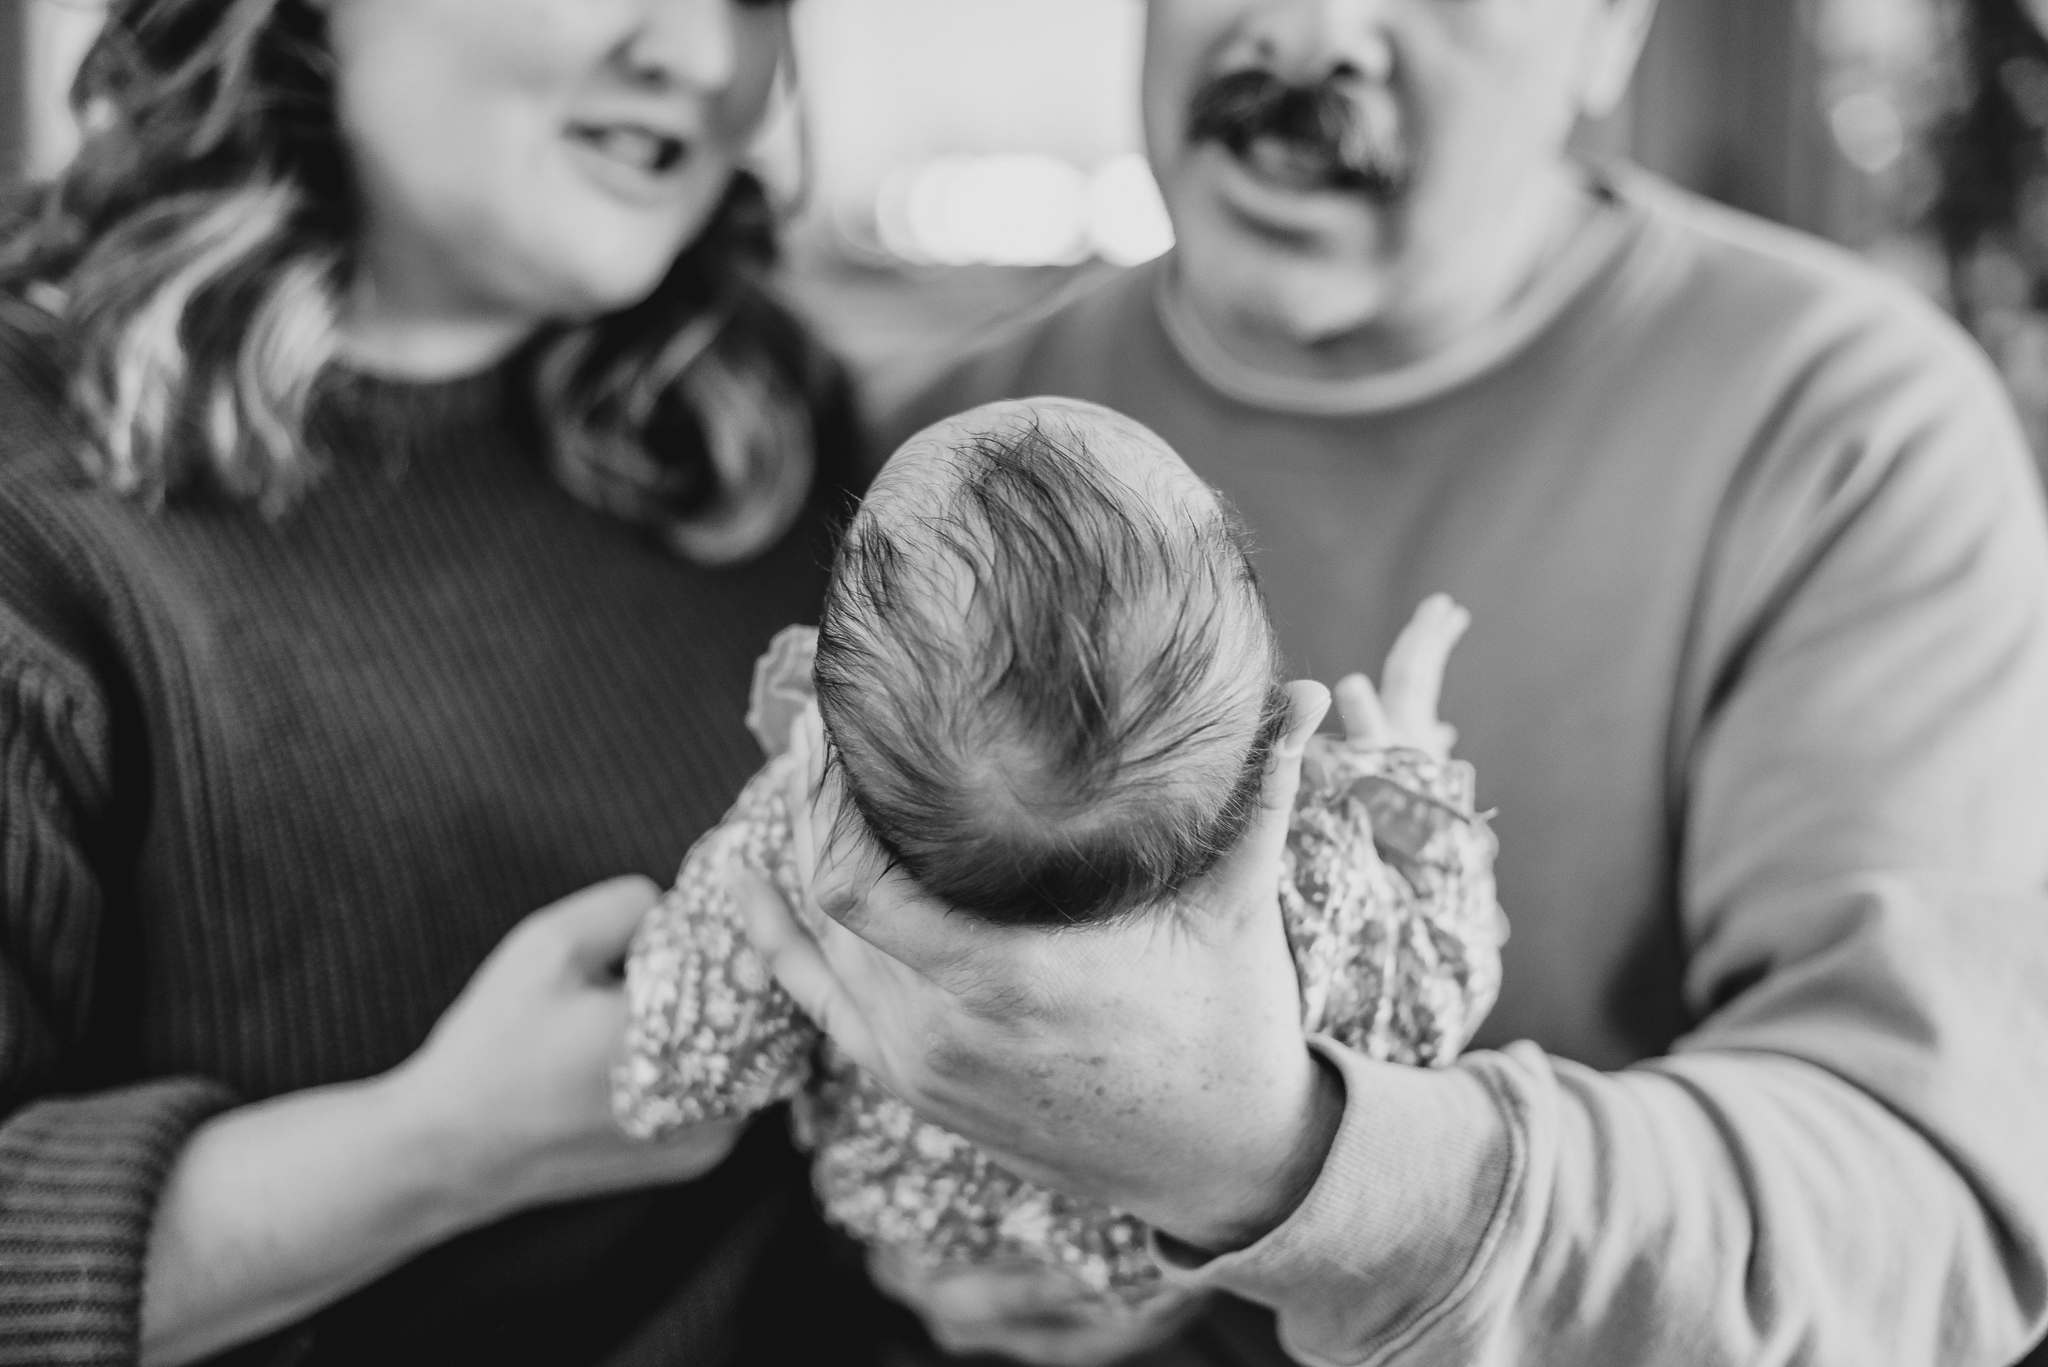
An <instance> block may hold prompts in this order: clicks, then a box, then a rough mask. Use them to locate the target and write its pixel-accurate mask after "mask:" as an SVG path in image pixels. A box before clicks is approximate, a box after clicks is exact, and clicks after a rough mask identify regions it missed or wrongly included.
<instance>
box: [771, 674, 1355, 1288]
mask: <svg viewBox="0 0 2048 1367" xmlns="http://www.w3.org/2000/svg"><path fill="white" fill-rule="evenodd" d="M1290 692H1291V694H1292V699H1293V710H1292V716H1291V718H1290V722H1289V726H1288V730H1287V733H1286V735H1285V737H1284V738H1283V739H1282V741H1281V743H1280V745H1279V746H1278V748H1277V751H1276V754H1275V756H1274V760H1273V763H1272V764H1271V766H1270V767H1269V770H1268V773H1267V776H1266V784H1265V790H1264V794H1263V801H1262V810H1261V812H1260V814H1259V817H1258V819H1257V821H1256V823H1255V825H1254V828H1253V830H1252V831H1251V833H1250V834H1249V836H1248V837H1247V839H1246V840H1245V841H1244V843H1243V845H1242V846H1241V847H1240V849H1239V850H1238V851H1237V852H1236V853H1235V854H1234V855H1232V856H1231V857H1230V858H1229V859H1228V860H1227V861H1225V862H1224V863H1223V864H1222V865H1220V866H1219V867H1218V868H1217V869H1216V870H1215V871H1214V872H1213V873H1212V874H1211V875H1210V876H1208V877H1207V878H1205V879H1204V880H1203V881H1202V883H1201V884H1200V885H1198V886H1197V887H1195V888H1193V889H1191V890H1190V892H1189V895H1188V896H1187V897H1186V898H1185V899H1184V900H1183V902H1182V903H1181V904H1179V905H1176V906H1175V907H1173V908H1171V909H1169V910H1167V911H1165V912H1162V913H1157V914H1151V915H1141V916H1133V917H1128V918H1125V919H1123V920H1120V921H1118V922H1116V923H1114V924H1110V925H1105V926H1089V927H1077V928H1075V929H1073V930H1071V931H1065V932H1061V933H1058V934H1049V933H1047V932H1045V931H1044V930H1037V929H1027V930H1016V929H1007V928H1001V927H994V926H989V925H985V924H982V923H980V922H976V921H974V920H972V919H970V918H968V917H966V916H963V915H960V914H958V913H956V912H953V911H951V910H950V909H948V908H946V907H944V906H940V905H937V904H935V903H933V902H932V901H930V900H929V899H927V898H925V897H924V896H923V895H922V894H921V893H920V892H919V891H918V890H917V889H916V888H915V887H914V886H913V885H912V884H911V883H910V882H909V881H908V880H907V879H906V878H904V877H903V876H902V875H901V874H899V873H895V872H892V871H887V870H886V869H885V868H884V862H883V859H882V856H881V855H880V853H879V851H877V850H876V849H875V847H874V846H873V844H872V842H870V841H868V840H866V839H865V837H864V835H863V834H862V833H860V831H859V826H858V823H857V822H853V821H850V820H849V821H841V820H840V809H841V803H842V800H843V799H842V795H841V792H840V789H839V785H838V783H837V781H836V775H835V774H834V773H832V772H828V768H827V766H826V765H825V763H824V744H823V734H822V728H821V727H820V725H819V723H818V721H817V715H816V712H815V710H813V711H812V712H811V713H809V714H808V715H807V716H806V718H805V719H804V720H803V721H802V722H800V723H799V725H798V728H797V736H796V743H797V748H798V751H799V753H801V754H803V755H804V756H805V763H804V765H803V766H801V768H800V770H799V772H798V773H797V775H796V776H795V778H794V779H793V783H794V784H806V783H807V784H808V785H809V791H801V790H793V791H792V792H791V794H790V798H791V809H792V810H793V811H796V812H798V813H803V812H805V811H806V810H807V809H808V811H809V820H808V821H806V820H803V819H801V818H800V819H799V820H798V821H797V823H796V827H797V832H798V840H797V843H798V858H799V861H800V862H802V863H804V864H805V868H804V872H805V874H806V875H807V876H806V877H805V880H804V882H805V885H806V886H807V887H809V888H811V889H813V890H814V896H815V901H816V905H814V906H813V907H811V908H809V911H810V913H811V914H810V916H809V920H810V923H811V924H812V925H813V926H814V927H815V928H816V929H817V931H818V934H817V936H816V937H815V938H813V936H812V935H810V934H808V933H806V931H805V930H804V929H803V928H802V926H800V925H799V924H798V922H797V920H796V919H795V918H793V917H792V916H791V914H790V912H789V910H788V909H787V908H786V907H785V906H784V905H783V904H782V901H781V899H780V898H779V897H778V896H776V895H775V893H774V892H773V891H772V890H771V889H769V888H767V887H765V886H761V885H757V886H755V887H753V888H752V889H750V890H748V891H747V892H746V893H745V894H743V895H742V897H741V901H742V904H743V906H744V907H745V909H746V911H747V914H748V917H749V930H750V933H751V934H752V935H753V938H754V941H755V943H756V945H758V946H759V947H760V949H761V950H762V951H763V953H764V954H765V955H766V956H767V957H768V959H769V961H770V963H771V964H772V965H773V967H774V969H775V972H776V976H777V977H778V978H780V979H781V981H782V982H783V985H784V986H785V987H787V988H788V989H789V991H790V993H791V995H792V996H794V997H795V998H796V999H797V1001H798V1002H799V1003H800V1004H801V1005H802V1006H803V1007H804V1009H805V1010H806V1011H808V1012H809V1013H810V1014H811V1016H812V1017H813V1019H815V1020H817V1021H818V1022H819V1024H820V1025H822V1026H823V1027H824V1029H825V1030H826V1031H827V1033H829V1034H830V1035H832V1037H833V1038H834V1039H835V1040H836V1041H838V1043H839V1044H840V1046H841V1047H842V1048H844V1049H845V1050H846V1051H847V1053H848V1054H850V1055H851V1056H852V1057H853V1058H854V1060H855V1061H857V1062H858V1063H860V1064H861V1065H862V1066H863V1067H865V1068H867V1069H868V1070H869V1071H870V1072H872V1073H874V1074H875V1075H876V1077H878V1078H879V1079H880V1080H881V1081H882V1082H883V1083H884V1084H885V1085H886V1086H888V1087H889V1088H890V1089H891V1090H892V1091H894V1092H895V1093H896V1094H897V1095H899V1096H901V1097H903V1098H904V1100H906V1101H907V1102H909V1103H910V1105H912V1106H913V1107H915V1108H916V1109H917V1110H918V1111H919V1112H920V1113H922V1114H923V1115H925V1116H927V1117H929V1118H930V1119H932V1120H933V1121H935V1122H937V1123H938V1124H941V1125H944V1126H946V1127H948V1128H950V1129H953V1130H955V1131H957V1132H958V1133H960V1134H962V1135H965V1136H966V1137H967V1138H969V1139H971V1140H973V1141H974V1142H975V1143H977V1144H979V1145H981V1146H982V1147H983V1148H984V1149H986V1150H987V1151H988V1152H989V1153H991V1154H993V1155H994V1156H996V1157H997V1158H998V1159H999V1160H1001V1161H1002V1162H1003V1163H1005V1164H1006V1165H1008V1166H1009V1167H1011V1168H1012V1169H1013V1170H1015V1171H1016V1172H1018V1173H1019V1174H1020V1175H1022V1176H1025V1177H1028V1178H1030V1179H1032V1180H1034V1181H1038V1182H1042V1183H1044V1184H1046V1185H1048V1186H1051V1187H1054V1188H1056V1189H1059V1190H1063V1191H1067V1192H1070V1193H1073V1194H1076V1195H1081V1196H1089V1197H1093V1198H1095V1199H1098V1200H1102V1201H1107V1202H1109V1203H1111V1204H1113V1205H1116V1206H1119V1207H1121V1208H1123V1209H1125V1210H1128V1211H1130V1212H1131V1213H1132V1214H1134V1215H1136V1216H1138V1217H1139V1218H1140V1219H1143V1220H1145V1221H1147V1222H1148V1223H1150V1224H1152V1225H1154V1226H1155V1227H1157V1228H1159V1229H1161V1230H1163V1231H1164V1232H1166V1233H1168V1234H1170V1235H1173V1236H1175V1237H1176V1238H1178V1239H1180V1240H1181V1241H1183V1242H1185V1243H1188V1244H1190V1245H1193V1246H1194V1247H1196V1248H1201V1249H1208V1250H1224V1249H1230V1248H1238V1247H1243V1246H1245V1245H1247V1244H1249V1243H1251V1242H1253V1241H1255V1240H1257V1239H1258V1238H1260V1237H1262V1236H1263V1235H1264V1234H1265V1233H1267V1232H1268V1231H1269V1230H1271V1229H1273V1228H1274V1227H1276V1226H1277V1225H1278V1224H1279V1223H1280V1222H1281V1221H1282V1220H1284V1219H1285V1218H1286V1217H1287V1216H1288V1215H1289V1214H1290V1213H1291V1212H1292V1211H1293V1209H1294V1207H1295V1206H1296V1205H1298V1204H1299V1203H1300V1200H1301V1198H1302V1197H1303V1196H1304V1195H1305V1194H1306V1193H1307V1191H1308V1188H1309V1186H1310V1185H1311V1184H1312V1183H1313V1182H1314V1180H1315V1177H1316V1175H1317V1173H1318V1172H1319V1171H1320V1170H1321V1167H1322V1162H1323V1158H1324V1155H1325V1154H1326V1153H1327V1151H1328V1148H1329V1144H1330V1141H1331V1138H1332V1136H1333V1135H1334V1134H1335V1131H1336V1127H1337V1122H1338V1120H1339V1118H1340V1116H1341V1113H1342V1109H1343V1104H1342V1097H1341V1094H1340V1087H1339V1084H1338V1083H1337V1081H1336V1080H1335V1078H1334V1077H1333V1076H1331V1075H1329V1074H1328V1073H1327V1072H1326V1071H1325V1070H1324V1069H1323V1068H1322V1067H1321V1066H1320V1065H1319V1064H1318V1063H1317V1062H1316V1061H1315V1059H1314V1058H1313V1056H1312V1055H1311V1054H1310V1052H1309V1050H1308V1047H1307V1045H1306V1043H1305V1042H1304V1039H1303V1036H1302V1029H1301V998H1300V989H1299V985H1298V983H1297V980H1296V977H1295V970H1294V961H1293V957H1292V955H1291V953H1290V952H1289V949H1288V944H1287V937H1286V934H1285V931H1284V929H1283V927H1282V924H1281V920H1280V912H1279V905H1278V895H1277V889H1278V886H1279V879H1280V861H1281V851H1282V847H1283V844H1284V842H1285V839H1286V834H1287V827H1288V822H1289V818H1290V816H1291V813H1292V810H1293V804H1294V795H1295V789H1296V787H1297V786H1298V783H1299V780H1300V769H1301V756H1302V751H1303V748H1304V747H1305V746H1306V745H1307V742H1308V738H1309V736H1310V735H1311V734H1313V733H1314V731H1315V729H1316V727H1317V725H1318V724H1319V723H1320V722H1321V720H1322V717H1323V714H1324V713H1325V712H1326V711H1327V710H1328V707H1329V693H1328V691H1327V690H1326V689H1324V688H1323V687H1321V686H1320V685H1318V684H1308V683H1303V684H1294V685H1292V686H1291V687H1290ZM821 912H822V913H823V914H819V913H821Z"/></svg>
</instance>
